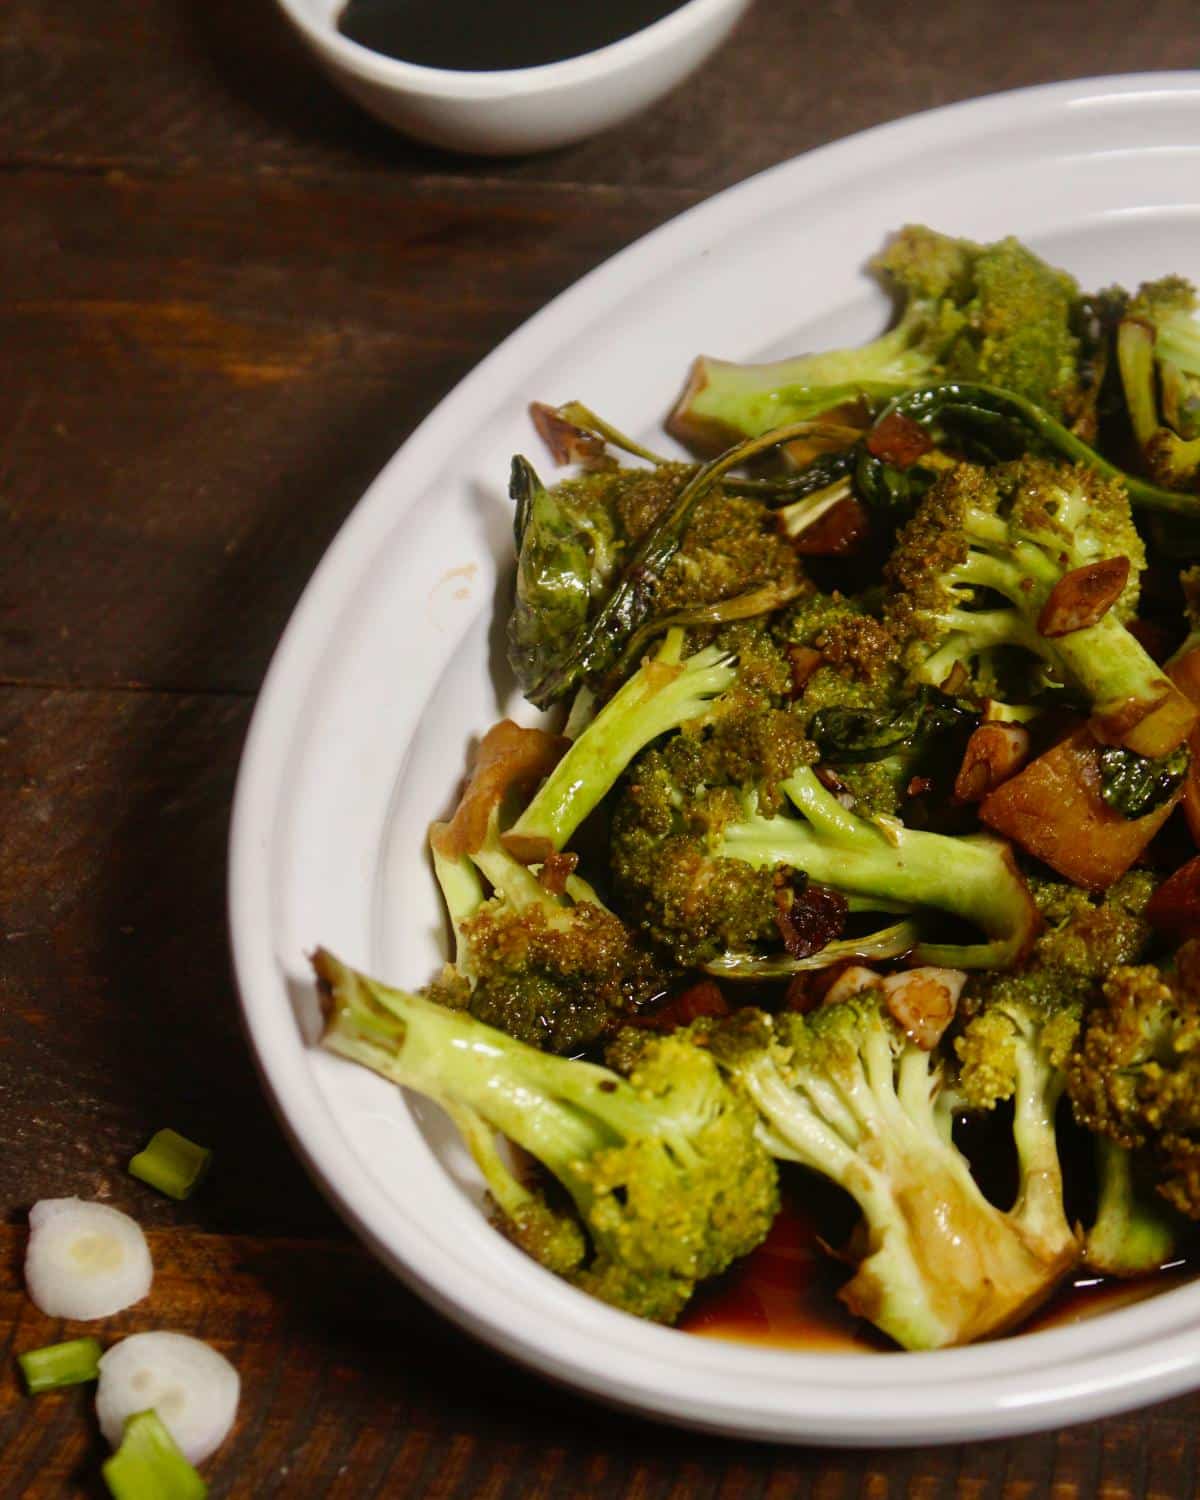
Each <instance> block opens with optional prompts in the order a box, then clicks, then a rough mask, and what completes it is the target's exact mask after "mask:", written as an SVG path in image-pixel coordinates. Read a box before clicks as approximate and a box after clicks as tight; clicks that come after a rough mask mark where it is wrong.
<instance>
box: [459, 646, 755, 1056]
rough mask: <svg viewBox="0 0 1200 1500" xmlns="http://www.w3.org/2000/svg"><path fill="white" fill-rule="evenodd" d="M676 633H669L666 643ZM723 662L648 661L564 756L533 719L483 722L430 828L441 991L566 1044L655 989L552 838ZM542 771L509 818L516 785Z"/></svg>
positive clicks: (518, 1028) (527, 1035)
mask: <svg viewBox="0 0 1200 1500" xmlns="http://www.w3.org/2000/svg"><path fill="white" fill-rule="evenodd" d="M678 646H679V641H678V639H673V640H672V641H671V642H670V643H669V644H668V647H666V648H664V649H665V650H666V653H667V656H670V655H672V654H674V655H676V656H677V655H678ZM732 675H733V674H732V671H731V669H730V668H729V667H728V666H727V665H725V662H724V658H723V657H722V655H721V653H720V652H719V651H716V650H713V651H709V652H702V653H699V654H698V655H697V656H694V657H690V658H689V659H688V662H687V663H685V664H683V665H680V664H679V663H678V661H676V662H673V663H672V662H669V661H667V660H665V659H663V658H661V657H660V658H659V659H656V660H654V661H651V662H648V663H647V664H646V665H645V666H644V667H643V668H642V669H641V670H640V671H639V672H638V673H636V674H635V675H634V677H633V678H632V679H631V680H630V682H629V683H627V684H626V687H625V688H624V689H622V690H621V693H619V694H618V695H617V696H616V697H615V698H613V699H612V700H611V701H610V703H609V704H607V705H606V706H605V708H604V709H603V710H602V711H601V713H600V714H599V715H598V716H597V717H596V718H595V719H594V720H593V721H592V723H591V725H590V726H589V727H588V729H587V730H586V731H585V732H584V734H583V735H581V737H580V738H579V739H578V740H577V741H576V742H575V743H574V745H572V746H571V747H570V748H569V749H568V750H567V752H566V754H565V756H562V758H561V759H558V758H557V757H558V756H559V755H560V752H561V750H562V742H561V741H558V740H556V739H554V737H552V736H549V735H546V734H543V733H542V732H540V731H538V730H530V729H520V728H518V727H517V726H516V725H515V724H512V723H510V722H508V721H507V720H506V721H504V722H503V723H501V724H499V725H496V726H495V727H494V728H493V729H491V730H490V731H489V732H488V734H487V735H486V736H485V737H484V740H483V742H482V743H481V745H480V749H479V755H478V758H477V763H476V766H475V770H474V774H473V776H472V779H471V781H470V783H469V784H468V787H467V790H466V792H465V793H464V795H463V798H462V801H461V803H460V804H459V807H458V809H457V811H456V812H455V815H454V817H453V818H452V819H451V820H450V822H448V823H438V824H434V825H433V827H432V828H431V830H430V847H431V850H432V853H433V860H434V870H435V873H436V874H437V878H438V882H439V884H440V885H441V888H442V893H443V895H444V897H445V900H446V905H447V908H448V911H449V914H450V918H451V922H452V924H453V927H454V932H455V939H456V953H455V959H454V963H453V965H450V966H448V967H447V969H446V971H445V972H444V973H443V975H442V977H441V979H440V980H438V981H435V990H434V993H435V994H436V995H437V997H438V998H439V999H440V1000H441V1001H442V1002H443V1003H444V1004H448V1005H454V1006H459V1007H462V1008H466V1009H469V1010H470V1011H471V1012H472V1013H473V1014H474V1015H476V1016H477V1017H479V1018H480V1019H482V1020H484V1021H487V1022H488V1023H490V1024H492V1025H495V1026H498V1027H500V1028H502V1029H503V1030H505V1031H508V1032H509V1033H510V1034H511V1035H513V1036H516V1037H519V1038H521V1039H522V1040H523V1041H526V1042H530V1043H532V1044H535V1045H538V1046H543V1047H547V1048H549V1049H550V1050H553V1051H557V1052H570V1051H574V1050H577V1049H578V1048H579V1047H582V1046H586V1045H587V1044H588V1043H589V1042H592V1041H594V1040H595V1039H596V1038H597V1037H599V1036H601V1035H602V1034H603V1033H604V1032H605V1031H606V1030H608V1029H609V1028H610V1027H611V1026H612V1025H614V1024H615V1023H617V1022H618V1021H619V1020H620V1019H622V1018H623V1017H625V1016H627V1015H628V1014H629V1012H630V1011H631V1010H635V1009H636V1008H637V1007H638V1006H639V1005H640V1004H642V1003H643V1002H644V1001H646V1000H648V999H650V998H651V997H652V996H654V995H656V994H658V993H660V992H661V990H662V989H663V974H662V971H661V966H660V965H659V964H658V963H657V962H655V961H652V960H651V958H650V957H649V956H648V955H647V953H646V952H645V950H644V949H643V947H642V946H641V945H640V944H639V943H638V941H637V940H636V938H635V936H634V934H633V933H632V932H631V931H630V929H629V928H628V927H626V925H625V924H624V923H623V922H622V921H621V920H620V918H619V917H617V916H616V915H615V914H614V913H613V912H611V911H610V910H609V909H608V908H607V907H606V906H605V905H604V904H603V903H602V902H601V901H600V899H599V897H598V896H597V895H596V893H595V891H594V890H593V889H592V888H591V886H589V885H588V884H587V882H586V881H584V880H582V879H581V878H580V877H579V876H578V875H576V874H575V872H574V871H575V862H576V861H575V856H573V855H569V854H568V855H564V854H561V853H560V851H561V849H562V847H563V845H565V843H566V842H567V840H568V839H569V838H570V837H571V835H572V834H573V833H574V831H575V829H576V828H577V827H578V825H579V824H580V823H581V822H582V821H583V819H584V818H585V817H586V816H587V814H588V813H589V812H590V811H591V810H592V809H593V808H594V807H595V806H596V804H597V803H598V802H599V801H600V799H601V798H602V797H603V796H604V794H605V793H606V792H607V790H608V789H609V787H610V786H611V784H612V781H613V780H614V779H615V778H616V777H617V776H618V775H619V774H620V770H621V767H622V765H623V764H624V760H623V759H622V757H624V758H625V759H628V758H631V757H632V755H633V754H635V753H636V751H637V750H638V749H640V748H641V746H642V745H643V744H645V743H646V742H647V741H648V740H650V739H652V738H654V737H655V736H656V735H659V734H662V733H664V732H666V731H667V730H669V729H672V728H675V727H676V726H677V725H678V724H680V723H681V722H684V721H685V720H687V719H689V718H691V717H692V716H693V715H695V714H698V713H699V712H701V710H702V709H703V708H704V706H705V704H706V703H707V701H708V698H709V697H710V696H711V695H713V694H715V693H717V692H719V691H720V690H721V689H722V688H723V687H726V686H727V685H728V684H729V682H730V681H731V679H732ZM543 776H545V777H546V779H545V780H544V781H543V782H542V786H541V790H540V791H539V792H538V793H537V794H536V795H535V796H534V798H533V801H532V802H531V803H529V805H528V806H527V807H526V810H525V813H524V814H523V815H522V817H520V818H518V819H517V820H516V822H515V823H510V809H511V803H512V801H513V798H514V795H515V794H517V793H520V794H521V795H524V794H525V793H526V791H527V789H528V787H529V786H530V785H532V784H536V782H537V781H538V779H539V778H541V777H543ZM526 819H527V820H528V821H526Z"/></svg>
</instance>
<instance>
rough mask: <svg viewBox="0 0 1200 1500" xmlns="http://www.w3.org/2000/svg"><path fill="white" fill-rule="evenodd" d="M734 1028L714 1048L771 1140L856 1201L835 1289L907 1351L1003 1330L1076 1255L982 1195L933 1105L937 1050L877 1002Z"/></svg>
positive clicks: (844, 1004) (851, 1003) (768, 1141)
mask: <svg viewBox="0 0 1200 1500" xmlns="http://www.w3.org/2000/svg"><path fill="white" fill-rule="evenodd" d="M876 999H877V997H876ZM759 1024H760V1025H761V1027H762V1028H763V1030H764V1031H766V1030H767V1028H770V1026H771V1023H770V1021H769V1020H767V1018H765V1017H762V1018H760V1022H759ZM731 1031H732V1036H731V1037H729V1038H723V1037H722V1036H721V1034H720V1032H718V1033H717V1034H716V1036H715V1037H714V1040H713V1047H714V1052H715V1055H716V1057H717V1060H718V1064H719V1065H720V1066H721V1067H723V1068H725V1069H727V1071H728V1072H729V1074H730V1076H731V1077H732V1078H733V1079H734V1080H735V1081H736V1083H737V1085H738V1086H739V1087H740V1088H741V1089H743V1090H744V1092H745V1093H746V1094H747V1096H748V1097H749V1098H750V1099H751V1100H752V1102H753V1103H754V1105H755V1108H756V1109H757V1110H758V1112H759V1114H760V1116H761V1118H762V1122H763V1125H762V1138H763V1140H764V1143H765V1144H767V1146H768V1149H770V1150H771V1151H773V1152H774V1153H775V1154H776V1155H778V1156H779V1157H780V1158H781V1159H784V1160H788V1161H794V1162H798V1163H800V1164H801V1165H803V1166H805V1167H808V1168H809V1169H810V1170H812V1171H815V1172H818V1173H820V1174H821V1175H823V1176H825V1177H828V1178H829V1179H831V1180H832V1181H833V1182H835V1183H837V1184H838V1185H839V1186H840V1187H842V1188H844V1189H845V1190H846V1192H848V1193H849V1194H850V1195H851V1196H852V1197H853V1198H854V1200H855V1202H856V1203H857V1204H858V1206H859V1208H860V1209H861V1211H862V1215H863V1222H862V1225H861V1228H860V1231H859V1233H858V1236H857V1245H856V1246H855V1245H852V1249H860V1250H861V1252H862V1254H861V1259H860V1260H859V1261H858V1264H857V1268H856V1272H855V1275H854V1277H853V1278H852V1280H851V1281H850V1282H849V1283H848V1284H847V1285H846V1286H845V1287H843V1288H842V1290H841V1292H840V1293H839V1295H840V1297H841V1298H842V1300H843V1301H844V1302H846V1303H847V1305H848V1306H849V1307H850V1308H851V1310H852V1311H854V1312H856V1313H858V1314H859V1315H861V1316H863V1317H866V1318H867V1319H869V1320H870V1321H871V1322H872V1323H874V1324H875V1325H876V1327H878V1328H880V1329H882V1330H883V1332H885V1333H887V1334H888V1335H889V1336H890V1337H891V1338H893V1339H894V1340H895V1341H896V1342H897V1343H898V1344H900V1345H902V1346H903V1347H904V1348H906V1349H936V1348H942V1347H945V1346H947V1345H953V1344H962V1343H968V1342H970V1341H971V1340H973V1339H977V1338H981V1337H984V1336H985V1335H987V1334H990V1333H996V1332H1000V1331H1002V1330H1003V1329H1004V1328H1007V1327H1010V1326H1012V1325H1013V1324H1014V1323H1016V1322H1017V1321H1018V1320H1019V1319H1020V1318H1022V1317H1023V1316H1025V1315H1026V1314H1027V1313H1028V1312H1029V1311H1030V1310H1031V1308H1032V1307H1034V1306H1035V1305H1037V1303H1039V1302H1040V1301H1042V1300H1043V1299H1044V1298H1045V1297H1046V1296H1048V1295H1049V1293H1050V1292H1051V1291H1052V1290H1053V1288H1054V1286H1055V1285H1056V1284H1057V1283H1058V1281H1059V1280H1060V1279H1061V1276H1062V1275H1063V1274H1064V1272H1065V1270H1066V1269H1067V1267H1068V1265H1069V1263H1070V1262H1069V1260H1068V1259H1067V1257H1057V1258H1050V1259H1047V1258H1046V1257H1044V1256H1043V1255H1042V1254H1041V1253H1040V1252H1039V1250H1038V1248H1037V1247H1036V1246H1034V1245H1031V1244H1029V1243H1028V1242H1027V1241H1026V1240H1025V1238H1024V1235H1023V1234H1022V1232H1021V1229H1020V1226H1019V1225H1017V1224H1016V1223H1015V1222H1014V1221H1013V1220H1012V1219H1011V1218H1010V1217H1009V1216H1008V1215H1005V1214H1004V1213H1002V1212H1001V1211H1000V1210H999V1209H997V1208H996V1207H995V1206H994V1205H993V1204H991V1203H989V1202H988V1200H987V1199H986V1198H985V1197H984V1195H983V1193H982V1192H981V1191H980V1189H979V1187H978V1186H977V1185H976V1183H975V1180H974V1178H973V1177H972V1175H971V1171H970V1168H969V1166H968V1164H967V1162H966V1159H965V1158H964V1157H963V1156H962V1154H961V1153H960V1152H959V1151H958V1150H957V1148H956V1147H955V1146H954V1145H953V1143H952V1142H951V1140H950V1139H949V1136H948V1133H947V1131H946V1129H945V1120H944V1118H943V1115H942V1112H941V1111H940V1110H939V1108H938V1105H937V1098H938V1093H939V1089H940V1085H941V1069H940V1063H939V1061H938V1059H937V1055H936V1054H932V1053H926V1052H923V1051H921V1049H920V1048H918V1047H916V1046H915V1045H914V1044H912V1043H910V1042H908V1041H907V1040H906V1039H905V1038H904V1037H903V1036H902V1035H901V1034H900V1032H899V1031H898V1030H897V1029H896V1027H895V1026H894V1025H893V1024H892V1023H891V1022H890V1019H889V1018H888V1017H887V1016H886V1014H885V1013H884V1012H883V1011H882V1010H881V1009H880V1007H879V1006H878V1004H877V1003H876V1002H875V1000H873V999H867V1000H865V1001H864V1000H863V999H862V998H861V997H856V998H855V999H854V1000H851V1001H843V1002H839V1003H838V1004H837V1005H834V1006H831V1007H828V1008H827V1009H826V1010H825V1011H824V1012H815V1013H814V1017H813V1018H812V1019H811V1020H810V1021H809V1022H807V1023H806V1022H799V1021H798V1022H797V1023H796V1024H795V1025H794V1026H793V1027H792V1029H791V1030H787V1031H785V1030H782V1029H780V1030H777V1031H776V1039H775V1040H774V1041H769V1040H768V1041H765V1042H763V1043H762V1044H760V1045H757V1046H755V1045H753V1042H752V1041H751V1043H750V1044H749V1045H748V1044H747V1037H746V1022H745V1021H744V1020H743V1019H742V1018H741V1017H739V1018H738V1023H737V1029H736V1030H734V1029H733V1028H731ZM739 1033H740V1034H739ZM768 1035H769V1032H768ZM789 1043H791V1044H792V1045H789Z"/></svg>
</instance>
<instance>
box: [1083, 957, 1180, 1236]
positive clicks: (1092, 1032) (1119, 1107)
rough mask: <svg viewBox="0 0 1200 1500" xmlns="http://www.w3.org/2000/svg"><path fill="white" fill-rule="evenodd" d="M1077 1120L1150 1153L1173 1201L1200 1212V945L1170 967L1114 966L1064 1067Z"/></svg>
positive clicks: (1162, 1189) (1155, 1174)
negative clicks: (1116, 967) (1065, 1067)
mask: <svg viewBox="0 0 1200 1500" xmlns="http://www.w3.org/2000/svg"><path fill="white" fill-rule="evenodd" d="M1067 1087H1068V1091H1069V1093H1070V1097H1071V1102H1072V1104H1073V1106H1074V1109H1075V1115H1076V1118H1077V1119H1078V1120H1079V1122H1080V1123H1081V1124H1082V1125H1084V1126H1085V1127H1086V1128H1087V1129H1088V1130H1091V1131H1093V1132H1095V1133H1096V1134H1098V1135H1102V1136H1106V1137H1107V1138H1108V1139H1109V1140H1111V1141H1114V1142H1116V1144H1117V1145H1118V1146H1121V1147H1124V1148H1125V1149H1126V1150H1130V1151H1139V1152H1142V1153H1144V1157H1145V1159H1146V1160H1147V1162H1148V1164H1149V1167H1150V1171H1151V1175H1152V1179H1153V1181H1154V1185H1155V1187H1156V1188H1157V1191H1158V1192H1159V1193H1160V1194H1161V1195H1162V1196H1163V1197H1164V1198H1165V1199H1166V1200H1167V1202H1168V1203H1169V1204H1171V1206H1172V1207H1173V1208H1175V1209H1177V1210H1178V1211H1179V1212H1180V1213H1182V1214H1184V1215H1186V1216H1187V1217H1188V1218H1191V1219H1200V945H1198V944H1197V943H1195V942H1188V943H1185V944H1184V945H1183V947H1182V948H1180V950H1179V952H1178V954H1177V955H1176V959H1175V964H1174V966H1173V968H1159V967H1157V966H1155V965H1153V964H1142V965H1137V966H1125V967H1122V968H1118V969H1115V970H1114V971H1113V972H1112V973H1111V974H1110V975H1109V976H1108V978H1107V979H1106V980H1105V981H1104V984H1103V986H1102V991H1101V998H1100V999H1099V1000H1098V1001H1097V1002H1096V1003H1095V1004H1093V1005H1092V1006H1090V1007H1089V1009H1088V1010H1087V1012H1086V1014H1085V1015H1084V1019H1083V1025H1082V1028H1081V1031H1080V1035H1079V1039H1078V1041H1077V1043H1076V1045H1075V1048H1074V1049H1073V1051H1072V1053H1071V1057H1070V1059H1069V1062H1068V1065H1067Z"/></svg>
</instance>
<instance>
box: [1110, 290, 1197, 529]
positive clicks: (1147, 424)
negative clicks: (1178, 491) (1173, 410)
mask: <svg viewBox="0 0 1200 1500" xmlns="http://www.w3.org/2000/svg"><path fill="white" fill-rule="evenodd" d="M1198 342H1200V341H1198ZM1189 352H1190V351H1189V350H1188V349H1187V348H1186V346H1185V347H1184V348H1183V349H1178V348H1177V349H1176V354H1179V353H1182V354H1183V355H1184V357H1185V358H1186V357H1187V356H1188V354H1189ZM1164 358H1166V359H1168V360H1170V365H1169V366H1164V365H1163V363H1162V361H1163V360H1164ZM1117 361H1118V364H1119V366H1120V370H1121V384H1122V386H1123V387H1124V390H1125V404H1126V407H1127V409H1128V411H1129V420H1130V424H1131V425H1132V427H1133V434H1134V437H1135V438H1136V439H1137V442H1138V446H1139V447H1140V448H1141V450H1142V453H1143V455H1144V457H1145V461H1146V467H1147V468H1148V470H1149V472H1150V474H1151V475H1152V476H1153V478H1154V479H1156V480H1157V481H1158V482H1159V483H1160V484H1163V485H1167V486H1169V487H1171V488H1177V487H1182V486H1184V485H1188V486H1192V485H1195V484H1196V483H1198V482H1200V437H1192V438H1184V437H1181V436H1180V435H1179V433H1178V432H1176V431H1174V430H1173V429H1172V428H1171V427H1168V426H1166V425H1165V423H1164V421H1163V416H1164V415H1165V412H1162V413H1160V411H1159V404H1158V397H1157V387H1158V382H1159V377H1160V376H1165V375H1166V370H1167V369H1168V368H1169V369H1172V370H1176V369H1178V368H1179V361H1178V359H1177V358H1172V357H1171V355H1169V354H1168V353H1167V351H1166V350H1165V349H1164V348H1163V344H1162V333H1161V331H1160V332H1159V334H1158V336H1157V337H1156V335H1155V330H1154V329H1153V328H1152V327H1150V326H1149V325H1148V324H1146V323H1143V322H1141V321H1139V320H1137V319H1133V318H1127V319H1125V320H1124V321H1123V322H1122V323H1121V326H1120V328H1119V330H1118V332H1117ZM1196 370H1197V371H1198V372H1200V362H1197V365H1196ZM1169 379H1170V377H1169V376H1167V377H1166V378H1165V379H1164V380H1163V385H1164V397H1165V396H1166V395H1167V389H1168V382H1169ZM1195 503H1196V502H1195V500H1194V499H1193V501H1192V504H1193V506H1194V505H1195Z"/></svg>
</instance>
